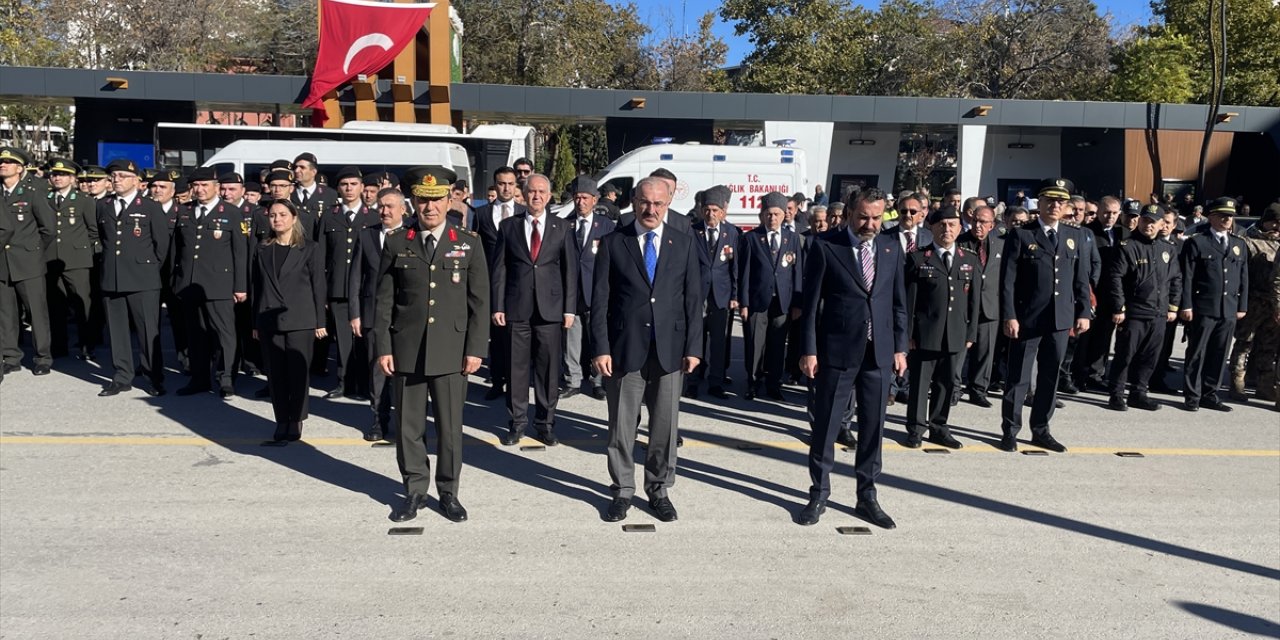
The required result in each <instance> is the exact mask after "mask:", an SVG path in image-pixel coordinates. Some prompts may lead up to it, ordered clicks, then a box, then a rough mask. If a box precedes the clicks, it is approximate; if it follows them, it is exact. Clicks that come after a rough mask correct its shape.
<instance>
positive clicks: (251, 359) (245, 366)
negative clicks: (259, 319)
mask: <svg viewBox="0 0 1280 640" xmlns="http://www.w3.org/2000/svg"><path fill="white" fill-rule="evenodd" d="M235 314H236V361H235V369H236V370H237V371H244V372H246V373H248V372H249V371H250V370H251V369H257V370H259V371H261V370H262V368H263V364H262V345H261V344H259V343H258V340H257V339H256V338H254V337H253V305H252V304H250V303H249V302H248V301H245V302H237V303H236V306H235Z"/></svg>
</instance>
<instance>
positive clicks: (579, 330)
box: [564, 210, 615, 389]
mask: <svg viewBox="0 0 1280 640" xmlns="http://www.w3.org/2000/svg"><path fill="white" fill-rule="evenodd" d="M566 221H567V222H569V224H570V227H569V237H570V238H571V239H572V241H573V244H574V245H576V246H577V248H578V308H577V310H576V313H577V316H578V319H577V320H575V321H574V323H573V326H572V327H569V329H567V330H566V331H565V332H564V333H565V336H564V366H565V369H566V379H565V381H564V383H565V388H566V389H577V388H578V387H579V386H580V385H581V384H582V378H583V377H587V378H590V379H591V386H592V387H593V388H594V387H601V386H603V382H602V381H601V379H600V376H599V375H597V374H593V373H592V370H591V359H592V358H594V357H595V343H594V342H592V340H591V328H590V323H591V294H592V291H591V289H592V286H593V283H594V282H595V271H596V255H597V253H598V252H599V246H600V240H601V239H603V238H604V237H605V236H607V235H609V234H610V233H613V229H614V227H615V223H614V221H613V220H610V219H609V218H606V217H605V216H603V215H600V214H598V213H596V214H592V216H591V218H590V221H589V222H588V220H587V219H585V218H582V217H580V216H578V215H577V212H576V210H575V211H571V212H570V213H569V215H568V216H566ZM588 225H590V226H588Z"/></svg>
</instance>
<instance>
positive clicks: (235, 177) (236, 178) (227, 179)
mask: <svg viewBox="0 0 1280 640" xmlns="http://www.w3.org/2000/svg"><path fill="white" fill-rule="evenodd" d="M218 184H244V178H241V177H240V174H238V173H236V172H234V171H232V172H230V173H224V174H222V175H220V176H218Z"/></svg>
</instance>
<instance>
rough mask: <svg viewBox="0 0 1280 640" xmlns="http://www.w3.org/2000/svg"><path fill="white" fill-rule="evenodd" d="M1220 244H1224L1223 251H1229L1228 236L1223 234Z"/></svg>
mask: <svg viewBox="0 0 1280 640" xmlns="http://www.w3.org/2000/svg"><path fill="white" fill-rule="evenodd" d="M1218 244H1220V245H1222V251H1223V253H1226V251H1227V237H1226V236H1222V240H1221V241H1220V242H1219V243H1218Z"/></svg>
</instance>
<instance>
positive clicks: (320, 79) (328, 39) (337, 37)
mask: <svg viewBox="0 0 1280 640" xmlns="http://www.w3.org/2000/svg"><path fill="white" fill-rule="evenodd" d="M433 7H435V4H409V3H400V2H377V1H376V0H320V51H319V52H318V53H317V54H316V68H315V71H314V72H312V74H311V93H309V94H308V95H307V99H306V100H304V101H303V102H302V106H304V107H311V108H312V109H316V116H318V117H319V124H323V123H324V95H325V94H326V93H329V92H330V91H332V90H334V89H337V88H338V87H341V86H342V85H344V84H346V83H348V82H350V81H351V79H352V78H355V77H356V76H358V75H360V74H366V75H368V74H372V73H375V72H377V71H378V70H379V69H382V68H383V67H385V66H387V65H388V64H391V61H392V60H395V57H396V56H397V55H399V54H400V52H401V51H403V50H404V48H405V47H407V46H408V45H409V44H410V43H411V42H413V37H414V35H416V34H417V33H418V29H421V28H422V25H424V24H426V22H427V18H428V17H429V16H430V15H431V9H432V8H433Z"/></svg>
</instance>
